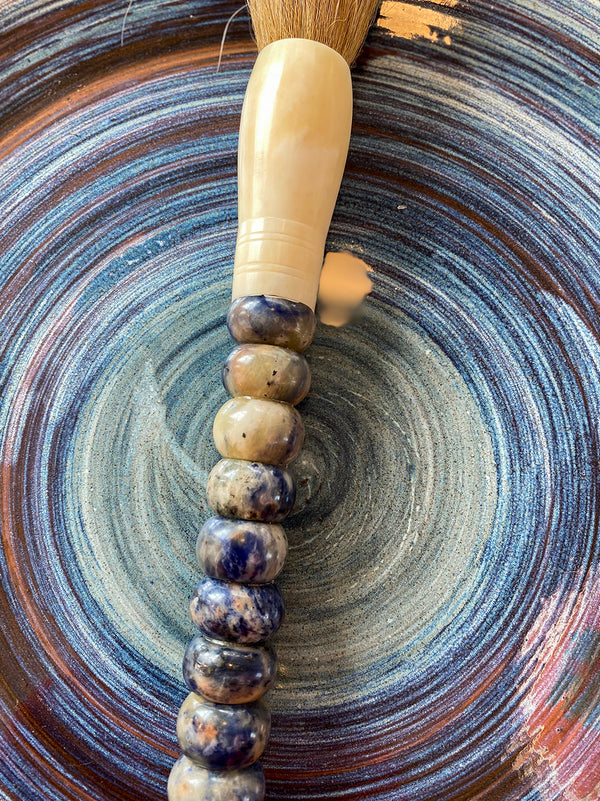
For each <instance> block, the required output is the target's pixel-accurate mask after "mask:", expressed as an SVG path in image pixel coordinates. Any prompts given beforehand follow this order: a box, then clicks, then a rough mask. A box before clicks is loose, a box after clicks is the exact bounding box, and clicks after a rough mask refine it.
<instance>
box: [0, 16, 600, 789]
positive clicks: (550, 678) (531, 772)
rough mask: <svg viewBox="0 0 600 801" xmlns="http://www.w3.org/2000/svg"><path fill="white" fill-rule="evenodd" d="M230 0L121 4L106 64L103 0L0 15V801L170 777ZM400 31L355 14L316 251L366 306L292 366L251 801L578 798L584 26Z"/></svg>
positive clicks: (204, 462) (186, 627)
mask: <svg viewBox="0 0 600 801" xmlns="http://www.w3.org/2000/svg"><path fill="white" fill-rule="evenodd" d="M240 5H241V0H231V2H229V0H223V2H218V3H217V2H206V1H205V0H194V2H188V1H187V0H180V2H177V3H158V2H155V0H147V2H145V3H137V2H134V3H133V4H132V6H131V10H130V13H129V16H128V19H127V22H126V25H125V31H124V39H123V46H121V26H122V23H123V16H124V12H125V6H126V3H123V2H122V0H119V2H112V0H107V2H102V3H84V2H79V0H69V2H68V3H53V2H47V1H46V0H43V1H42V0H35V2H25V0H23V2H21V1H19V2H14V0H6V2H3V4H2V11H1V13H0V153H1V154H2V155H1V158H0V189H1V191H0V220H2V236H1V237H0V286H1V289H0V321H1V326H0V387H1V391H0V469H1V471H2V472H1V475H0V531H1V538H2V542H1V548H0V575H1V576H2V582H1V584H2V589H1V591H0V627H1V630H2V638H3V639H2V647H1V648H0V675H1V676H2V681H1V682H0V721H1V722H0V744H1V745H0V752H1V756H0V797H2V800H3V801H5V799H6V800H7V801H42V799H43V801H141V799H143V801H164V800H165V795H166V786H167V776H168V775H169V771H170V769H171V767H172V765H173V762H174V761H175V760H176V759H177V758H178V756H179V748H178V745H177V742H176V737H175V734H174V732H175V723H176V717H177V710H178V708H179V706H180V704H181V702H182V701H183V699H184V697H185V695H186V694H187V689H186V687H185V685H184V684H183V682H182V678H181V660H182V657H183V654H184V651H185V648H186V645H187V643H188V642H189V640H190V639H191V637H192V636H193V635H194V633H195V632H194V627H193V625H192V624H191V622H190V620H189V617H188V615H187V612H186V608H187V605H188V603H189V596H190V591H191V589H192V588H193V587H194V585H195V583H196V582H197V581H198V574H199V569H198V565H197V562H196V558H195V554H194V542H195V540H196V538H197V536H198V533H199V530H200V528H201V527H202V525H203V523H204V521H205V520H206V519H207V518H208V517H210V511H209V510H208V508H207V504H206V499H205V494H204V493H205V485H206V481H207V477H208V474H209V472H210V470H211V469H212V467H213V465H214V464H215V462H216V461H217V460H218V458H219V457H218V454H217V451H216V449H215V448H214V445H213V443H212V438H211V426H212V421H213V419H214V416H215V414H216V412H217V410H218V409H219V407H220V406H221V405H222V404H223V403H224V402H225V400H226V399H227V394H226V392H225V390H224V389H223V387H222V385H221V379H220V372H221V367H222V365H223V363H224V362H225V360H226V359H227V356H228V354H229V352H230V351H231V349H232V346H233V343H232V340H231V338H230V336H229V334H228V332H227V328H226V324H225V319H226V315H227V309H228V305H229V301H230V297H231V278H232V259H233V251H234V246H235V235H236V203H237V196H236V180H235V170H236V147H237V129H238V125H239V114H240V110H241V104H242V98H243V93H244V90H245V86H246V83H247V81H248V76H249V73H250V69H251V66H252V63H253V60H254V57H255V48H254V45H253V42H252V40H251V38H250V35H249V31H248V22H247V18H246V19H245V18H244V16H243V13H241V14H240V15H239V16H238V17H236V19H235V20H234V21H233V23H232V25H231V26H230V29H229V33H228V38H227V42H226V45H225V55H224V60H223V63H222V65H221V68H220V70H219V72H218V73H217V72H216V64H217V59H218V49H219V45H220V41H221V36H222V33H223V29H224V26H225V24H226V21H227V19H228V17H229V16H230V15H231V14H232V13H233V12H234V11H235V10H236V9H237V8H238V7H239V6H240ZM398 9H399V10H400V11H402V10H404V11H405V12H406V13H405V16H406V15H407V14H408V12H409V11H411V10H412V11H414V12H415V13H417V12H418V13H419V14H421V15H424V14H426V13H427V14H430V13H431V12H432V11H437V12H438V17H436V18H435V20H436V24H437V27H435V28H434V30H433V31H431V30H430V29H429V28H427V26H425V28H426V31H427V32H428V33H429V34H430V37H431V38H432V37H433V35H434V34H436V35H437V39H438V40H437V41H432V40H431V38H429V39H423V38H418V37H417V38H414V39H402V38H398V37H394V36H392V35H391V34H390V33H386V32H385V31H383V29H382V28H380V27H379V28H377V29H376V30H375V31H373V32H372V34H371V35H370V37H369V40H368V42H367V46H366V48H365V50H364V51H363V53H362V55H361V57H360V59H359V61H358V63H357V65H356V67H355V68H354V70H353V84H354V97H355V114H354V126H353V138H352V142H351V146H350V153H349V158H348V163H347V168H346V173H345V176H344V180H343V184H342V188H341V193H340V198H339V203H338V206H337V209H336V212H335V215H334V219H333V225H332V229H331V233H330V238H329V242H328V248H329V249H331V250H337V251H344V250H346V251H350V252H353V253H355V254H357V255H359V256H360V258H362V259H364V260H365V261H366V262H367V263H368V264H369V265H370V266H371V267H372V268H373V272H372V273H370V277H371V278H372V280H373V284H374V289H373V293H372V294H371V295H370V296H369V297H368V298H367V299H366V300H365V302H364V304H363V306H362V308H361V310H359V313H358V314H357V316H356V318H355V320H354V321H353V322H352V323H351V324H349V325H348V326H344V327H342V328H339V329H333V328H330V327H327V326H322V325H319V327H318V330H317V332H316V334H315V340H314V343H313V345H312V346H311V348H310V350H309V351H308V356H307V359H308V361H309V362H310V365H311V372H312V388H311V391H310V393H309V395H308V396H307V398H306V399H305V400H304V401H303V407H302V416H303V419H304V423H305V426H306V431H307V436H306V444H305V446H304V449H303V451H302V452H301V454H300V456H299V457H298V459H297V461H296V462H295V463H294V465H293V468H292V470H293V472H294V475H295V477H296V483H297V501H296V508H295V510H293V511H292V512H291V513H290V515H289V517H288V518H287V520H286V532H287V536H288V541H289V555H288V559H287V561H286V566H285V568H284V569H283V571H282V573H281V574H280V576H279V577H278V579H277V581H278V583H279V585H280V587H281V590H282V592H283V594H284V595H285V599H286V605H287V612H286V618H285V621H284V623H283V624H282V626H281V628H280V630H279V632H278V633H277V635H276V636H275V638H274V641H275V643H276V648H277V652H278V657H279V660H280V664H281V669H280V672H279V674H278V678H277V682H276V687H275V688H274V689H273V690H272V691H271V693H270V694H269V695H268V696H267V698H268V699H269V704H270V705H271V707H272V710H273V728H272V733H271V736H270V739H269V746H268V748H267V750H266V752H265V755H264V757H263V762H264V768H265V772H266V775H267V784H268V791H267V799H268V801H340V799H344V801H346V800H348V801H473V799H477V801H567V800H568V801H584V800H585V801H589V799H594V795H597V787H598V783H599V782H600V768H599V766H600V698H599V689H598V688H599V681H598V676H599V650H598V642H599V640H600V537H599V536H598V520H599V519H600V496H599V493H600V474H599V467H598V453H599V452H600V441H599V438H600V433H599V430H598V421H599V420H600V313H599V310H600V270H599V265H600V238H599V236H598V230H599V220H600V119H599V104H598V87H599V86H600V59H599V53H598V51H599V45H598V28H599V23H598V4H597V3H592V2H588V0H569V2H565V0H544V2H539V1H538V0H535V1H534V0H506V1H505V2H502V3H491V2H489V0H469V1H468V2H459V3H457V4H456V5H451V4H450V3H445V4H443V5H442V4H440V3H430V2H421V0H414V2H411V3H409V4H407V5H404V6H398ZM407 9H408V11H407ZM450 18H452V19H453V20H454V22H453V23H452V30H451V31H450V33H449V34H448V35H449V36H450V39H451V41H450V43H449V44H447V43H445V42H444V41H443V38H444V35H445V34H443V33H442V31H443V23H444V21H445V22H446V23H447V26H446V27H448V28H449V27H450ZM194 801H196V800H195V799H194Z"/></svg>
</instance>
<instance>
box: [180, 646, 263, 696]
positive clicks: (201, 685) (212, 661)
mask: <svg viewBox="0 0 600 801" xmlns="http://www.w3.org/2000/svg"><path fill="white" fill-rule="evenodd" d="M276 674H277V658H276V656H275V652H274V650H273V649H272V648H271V647H270V646H268V645H263V646H252V645H237V644H236V645H234V644H233V643H227V642H219V641H217V640H210V639H208V638H206V637H203V636H201V635H199V636H197V637H194V639H193V640H192V641H191V642H190V644H189V645H188V647H187V650H186V652H185V656H184V658H183V678H184V681H185V683H186V684H187V686H188V687H189V689H190V690H192V691H193V692H196V693H198V694H199V695H201V696H202V697H203V698H206V699H207V701H212V702H213V703H215V704H249V703H252V702H253V701H258V699H259V698H261V697H262V696H263V695H264V694H265V693H266V692H267V690H269V689H270V688H271V687H272V686H273V682H274V681H275V676H276Z"/></svg>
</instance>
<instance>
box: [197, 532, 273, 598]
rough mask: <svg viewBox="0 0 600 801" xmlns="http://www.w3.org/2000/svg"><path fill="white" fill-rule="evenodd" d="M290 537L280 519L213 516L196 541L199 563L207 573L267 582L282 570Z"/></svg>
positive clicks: (232, 578) (250, 582)
mask: <svg viewBox="0 0 600 801" xmlns="http://www.w3.org/2000/svg"><path fill="white" fill-rule="evenodd" d="M286 554H287V538H286V536H285V531H284V530H283V528H282V526H280V525H278V524H277V523H257V522H252V521H249V520H229V519H227V518H225V517H211V518H210V520H207V521H206V523H205V524H204V526H203V527H202V530H201V531H200V534H199V535H198V541H197V543H196V556H197V557H198V563H199V565H200V567H201V568H202V569H203V570H204V572H205V573H206V574H207V575H208V576H212V577H213V578H218V579H223V580H225V581H237V582H241V583H244V584H266V583H268V582H270V581H273V579H274V578H276V576H277V575H278V574H279V572H280V571H281V569H282V567H283V564H284V562H285V557H286Z"/></svg>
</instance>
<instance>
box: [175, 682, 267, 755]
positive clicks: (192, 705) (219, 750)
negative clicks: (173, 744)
mask: <svg viewBox="0 0 600 801" xmlns="http://www.w3.org/2000/svg"><path fill="white" fill-rule="evenodd" d="M270 728H271V715H270V713H269V710H268V709H267V707H266V706H265V705H264V704H262V703H261V702H260V701H259V702H258V703H256V704H245V705H241V706H229V705H226V704H212V703H211V702H210V701H205V700H204V699H203V698H201V697H200V696H199V695H196V693H190V694H189V695H188V697H187V698H186V699H185V701H184V702H183V704H182V706H181V709H180V710H179V716H178V718H177V739H178V740H179V745H180V746H181V750H182V751H183V753H184V754H185V756H187V757H189V758H190V759H191V760H193V761H194V762H197V763H198V764H199V765H202V766H203V767H205V768H210V769H211V770H231V769H236V768H245V767H248V765H252V763H253V762H256V760H257V759H258V758H259V757H260V756H261V754H262V752H263V751H264V750H265V746H266V744H267V739H268V737H269V730H270Z"/></svg>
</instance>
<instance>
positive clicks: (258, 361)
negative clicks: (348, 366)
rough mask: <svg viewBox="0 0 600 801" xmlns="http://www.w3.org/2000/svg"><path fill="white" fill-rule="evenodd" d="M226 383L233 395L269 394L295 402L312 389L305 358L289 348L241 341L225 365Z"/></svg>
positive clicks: (265, 396)
mask: <svg viewBox="0 0 600 801" xmlns="http://www.w3.org/2000/svg"><path fill="white" fill-rule="evenodd" d="M223 385H224V387H225V389H226V390H227V392H229V394H230V395H232V396H238V395H248V396H249V397H251V398H265V399H268V398H270V399H271V400H279V401H283V402H284V403H291V404H292V405H293V406H295V405H296V404H297V403H300V401H301V400H303V399H304V398H305V397H306V394H307V393H308V390H309V389H310V368H309V366H308V362H307V361H306V359H305V358H304V357H303V356H301V355H300V354H299V353H296V352H295V351H293V350H290V349H289V348H278V347H275V346H273V345H241V346H240V347H239V348H235V349H234V350H232V351H231V353H230V354H229V356H228V357H227V361H226V362H225V364H224V366H223Z"/></svg>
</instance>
